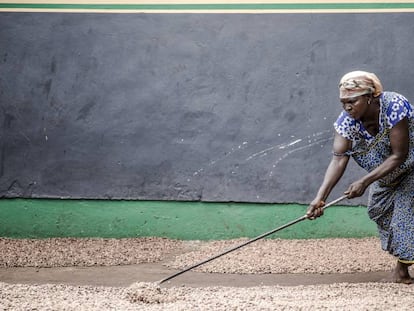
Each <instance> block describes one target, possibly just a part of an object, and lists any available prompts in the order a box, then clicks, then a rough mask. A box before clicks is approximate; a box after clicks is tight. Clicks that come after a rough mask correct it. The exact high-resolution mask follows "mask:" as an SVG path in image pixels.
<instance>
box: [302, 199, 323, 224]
mask: <svg viewBox="0 0 414 311" xmlns="http://www.w3.org/2000/svg"><path fill="white" fill-rule="evenodd" d="M324 206H325V202H324V201H322V200H319V199H315V200H313V201H312V202H311V204H309V207H308V210H307V212H306V216H307V218H308V219H311V220H313V219H316V218H318V217H320V216H322V215H323V207H324Z"/></svg>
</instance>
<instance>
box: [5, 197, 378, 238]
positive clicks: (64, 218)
mask: <svg viewBox="0 0 414 311" xmlns="http://www.w3.org/2000/svg"><path fill="white" fill-rule="evenodd" d="M305 212H306V206H305V205H297V204H248V203H204V202H169V201H109V200H55V199H3V200H0V236H1V237H9V238H50V237H101V238H126V237H144V236H157V237H166V238H172V239H181V240H220V239H232V238H240V237H248V238H251V237H255V236H258V235H260V234H262V233H264V232H268V231H270V230H272V229H274V228H277V227H279V226H281V225H284V224H286V223H288V222H290V221H292V220H294V219H296V218H298V217H300V216H302V215H303V214H304V213H305ZM375 235H377V231H376V225H375V224H374V223H373V222H372V221H370V220H369V218H368V216H367V214H366V209H365V208H364V207H361V206H353V207H349V206H346V207H344V206H335V207H331V208H329V209H328V210H326V212H325V215H324V216H323V217H322V218H319V219H317V220H314V221H308V220H305V221H302V222H300V223H298V224H295V225H293V226H291V227H289V228H286V229H284V230H281V231H279V232H277V233H275V234H273V235H271V236H270V237H269V238H283V239H310V238H334V237H338V238H342V237H368V236H375Z"/></svg>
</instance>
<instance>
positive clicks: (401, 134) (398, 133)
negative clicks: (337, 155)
mask: <svg viewBox="0 0 414 311" xmlns="http://www.w3.org/2000/svg"><path fill="white" fill-rule="evenodd" d="M409 140H410V138H409V131H408V120H407V118H404V119H402V120H401V121H400V122H398V123H397V124H396V125H395V126H394V127H393V128H391V132H390V141H391V155H390V156H389V157H388V158H387V159H386V160H385V161H384V162H383V163H382V164H381V165H379V166H378V167H377V168H375V169H374V170H372V171H371V172H370V173H368V174H367V175H365V176H363V177H362V178H361V179H359V180H357V181H355V182H354V183H352V184H351V185H350V186H349V188H348V190H347V191H345V194H347V195H348V197H349V198H355V197H359V196H361V195H363V194H364V192H365V190H366V188H367V187H368V186H369V185H370V184H372V183H373V182H374V181H376V180H378V179H380V178H381V177H384V176H385V175H387V174H388V173H390V172H392V171H393V170H394V169H395V168H397V167H398V166H399V165H401V164H402V163H404V161H405V159H406V158H407V155H408V149H409Z"/></svg>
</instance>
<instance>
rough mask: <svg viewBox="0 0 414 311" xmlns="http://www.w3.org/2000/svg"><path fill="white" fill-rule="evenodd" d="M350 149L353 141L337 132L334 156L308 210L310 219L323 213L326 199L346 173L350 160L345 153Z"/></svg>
mask: <svg viewBox="0 0 414 311" xmlns="http://www.w3.org/2000/svg"><path fill="white" fill-rule="evenodd" d="M350 149H351V141H349V140H348V139H346V138H344V137H342V136H341V135H339V134H338V133H337V132H335V137H334V143H333V156H332V159H331V162H330V163H329V165H328V168H327V169H326V172H325V177H324V179H323V182H322V184H321V186H320V187H319V190H318V193H317V195H316V197H315V198H314V199H313V201H312V202H311V203H310V204H309V207H308V211H307V215H308V218H309V219H315V218H317V217H319V216H321V215H323V209H322V207H323V206H324V204H325V202H324V201H325V200H326V198H327V197H328V195H329V194H330V193H331V191H332V189H333V188H334V187H335V185H336V184H337V183H338V181H339V180H340V179H341V177H342V175H343V174H344V172H345V169H346V167H347V165H348V161H349V156H348V155H346V154H345V153H346V152H347V151H348V150H350Z"/></svg>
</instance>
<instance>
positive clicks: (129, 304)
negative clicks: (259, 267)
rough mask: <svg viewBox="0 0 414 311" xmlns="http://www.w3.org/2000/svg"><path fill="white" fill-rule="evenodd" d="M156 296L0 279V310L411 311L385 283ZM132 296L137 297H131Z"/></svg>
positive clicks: (405, 293) (411, 304)
mask: <svg viewBox="0 0 414 311" xmlns="http://www.w3.org/2000/svg"><path fill="white" fill-rule="evenodd" d="M161 294H162V295H163V296H164V297H161V298H160V297H158V298H157V299H151V297H148V298H149V299H147V300H146V299H145V298H139V297H138V296H134V295H133V293H131V288H129V289H125V288H116V287H91V286H67V285H50V284H47V285H9V284H6V283H1V282H0V309H1V310H14V311H20V310H22V311H23V310H42V311H43V310H88V311H95V310H96V311H98V310H99V311H106V310H123V311H129V310H141V311H161V310H163V311H169V310H171V311H172V310H198V311H225V310H243V311H250V310H251V311H253V310H254V311H267V310H345V311H346V310H350V311H351V310H352V311H359V310H391V311H394V310H399V311H405V310H407V311H408V310H410V311H411V310H413V308H414V299H413V297H414V286H407V285H402V284H391V283H387V284H384V283H359V284H348V283H341V284H331V285H314V286H294V287H283V286H260V287H259V286H258V287H250V288H238V287H206V288H190V287H172V288H169V289H168V290H166V291H164V292H162V293H161ZM134 297H135V298H138V299H135V300H134Z"/></svg>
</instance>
